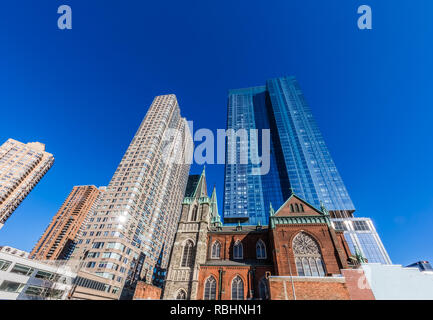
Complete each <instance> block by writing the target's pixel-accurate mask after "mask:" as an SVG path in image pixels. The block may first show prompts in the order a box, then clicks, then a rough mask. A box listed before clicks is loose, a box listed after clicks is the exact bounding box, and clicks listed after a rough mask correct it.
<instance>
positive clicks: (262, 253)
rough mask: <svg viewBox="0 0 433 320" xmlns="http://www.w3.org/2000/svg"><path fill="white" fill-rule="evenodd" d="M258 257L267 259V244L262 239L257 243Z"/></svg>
mask: <svg viewBox="0 0 433 320" xmlns="http://www.w3.org/2000/svg"><path fill="white" fill-rule="evenodd" d="M256 257H257V259H266V246H265V243H264V242H263V241H262V240H261V239H260V240H259V241H257V243H256Z"/></svg>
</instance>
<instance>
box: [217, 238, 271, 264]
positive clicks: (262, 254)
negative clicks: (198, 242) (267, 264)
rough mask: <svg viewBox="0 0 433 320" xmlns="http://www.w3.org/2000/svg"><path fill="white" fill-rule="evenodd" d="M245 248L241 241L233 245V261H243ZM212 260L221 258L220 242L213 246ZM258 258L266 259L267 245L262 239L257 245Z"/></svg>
mask: <svg viewBox="0 0 433 320" xmlns="http://www.w3.org/2000/svg"><path fill="white" fill-rule="evenodd" d="M243 252H244V248H243V245H242V242H240V241H239V240H238V241H236V243H235V244H234V245H233V259H243V257H244V254H243ZM211 257H212V259H220V258H221V243H220V242H219V241H215V242H214V243H213V245H212V251H211ZM256 258H257V259H266V245H265V243H264V242H263V241H262V240H261V239H260V240H259V241H257V243H256Z"/></svg>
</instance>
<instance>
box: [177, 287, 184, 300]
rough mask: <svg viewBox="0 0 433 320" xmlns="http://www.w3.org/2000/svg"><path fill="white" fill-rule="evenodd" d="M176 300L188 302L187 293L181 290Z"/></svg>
mask: <svg viewBox="0 0 433 320" xmlns="http://www.w3.org/2000/svg"><path fill="white" fill-rule="evenodd" d="M176 300H186V292H185V290H183V289H180V290H179V291H178V292H177V295H176Z"/></svg>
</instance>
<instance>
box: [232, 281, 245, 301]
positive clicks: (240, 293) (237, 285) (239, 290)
mask: <svg viewBox="0 0 433 320" xmlns="http://www.w3.org/2000/svg"><path fill="white" fill-rule="evenodd" d="M232 300H244V282H243V281H242V279H241V277H239V276H237V277H236V278H234V279H233V281H232Z"/></svg>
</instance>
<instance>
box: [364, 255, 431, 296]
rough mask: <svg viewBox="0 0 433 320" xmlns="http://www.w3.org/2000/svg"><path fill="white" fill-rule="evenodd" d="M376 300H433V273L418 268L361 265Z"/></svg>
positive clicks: (377, 264) (375, 264) (374, 264)
mask: <svg viewBox="0 0 433 320" xmlns="http://www.w3.org/2000/svg"><path fill="white" fill-rule="evenodd" d="M361 267H362V269H363V270H364V274H365V276H366V278H367V281H368V284H369V285H370V288H371V290H372V291H373V294H374V296H375V298H376V300H433V272H431V271H424V272H422V271H420V269H418V268H417V267H412V268H408V267H403V266H401V265H386V264H380V263H364V264H362V265H361Z"/></svg>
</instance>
